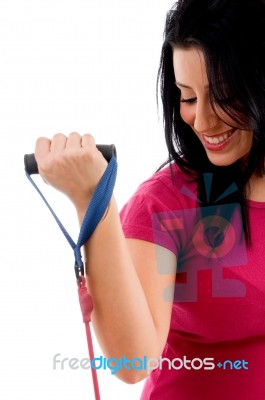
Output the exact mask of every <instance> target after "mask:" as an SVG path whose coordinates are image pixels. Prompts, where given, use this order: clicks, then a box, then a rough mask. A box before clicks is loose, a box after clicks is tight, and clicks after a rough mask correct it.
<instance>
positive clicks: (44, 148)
mask: <svg viewBox="0 0 265 400" xmlns="http://www.w3.org/2000/svg"><path fill="white" fill-rule="evenodd" d="M50 147H51V141H50V139H47V138H45V137H40V138H38V139H37V141H36V146H35V158H36V160H38V159H40V158H43V157H45V156H46V155H47V154H48V153H49V152H50Z"/></svg>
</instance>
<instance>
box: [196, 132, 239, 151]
mask: <svg viewBox="0 0 265 400" xmlns="http://www.w3.org/2000/svg"><path fill="white" fill-rule="evenodd" d="M235 133H236V129H231V130H230V131H228V132H225V133H221V134H218V135H212V136H208V135H202V138H203V143H204V145H205V147H206V148H207V149H209V150H213V151H218V150H223V149H224V148H225V147H226V146H227V145H228V144H229V143H230V142H231V141H232V140H233V138H234V135H235Z"/></svg>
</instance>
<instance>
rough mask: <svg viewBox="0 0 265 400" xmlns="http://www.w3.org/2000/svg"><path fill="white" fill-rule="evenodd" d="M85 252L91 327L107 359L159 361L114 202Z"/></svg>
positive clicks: (153, 329) (150, 320) (151, 324)
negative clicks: (150, 359) (91, 302)
mask: <svg viewBox="0 0 265 400" xmlns="http://www.w3.org/2000/svg"><path fill="white" fill-rule="evenodd" d="M84 250H85V258H86V271H87V281H88V286H89V290H90V293H91V296H92V299H93V312H92V323H93V327H94V329H95V332H96V335H97V338H98V340H99V343H100V345H101V348H102V350H103V352H104V353H105V355H106V356H107V357H115V358H120V357H122V356H126V357H127V358H128V359H132V358H134V357H143V356H144V355H145V356H147V357H148V358H152V357H158V351H159V350H158V347H159V346H158V340H157V335H158V333H157V330H156V326H155V323H154V320H153V318H152V315H151V312H150V309H149V306H148V303H147V299H146V296H145V293H144V291H143V288H142V286H141V283H140V280H139V278H138V275H137V272H136V270H135V268H134V265H133V262H132V259H131V256H130V253H129V251H128V248H127V244H126V239H125V238H124V235H123V232H122V228H121V224H120V220H119V215H118V211H117V207H116V204H115V201H114V200H112V204H111V207H110V208H109V211H108V213H107V215H106V216H105V218H104V219H103V221H102V222H101V223H100V224H99V226H98V227H97V229H96V230H95V232H94V233H93V235H92V237H91V238H90V239H89V241H88V242H87V244H86V245H85V249H84Z"/></svg>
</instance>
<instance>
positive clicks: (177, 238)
mask: <svg viewBox="0 0 265 400" xmlns="http://www.w3.org/2000/svg"><path fill="white" fill-rule="evenodd" d="M178 175H180V174H178ZM183 185H184V183H183ZM183 185H182V182H181V177H180V176H177V182H176V180H174V179H173V177H172V176H171V172H170V169H169V168H168V169H166V170H164V171H162V172H160V173H157V174H154V175H153V177H151V178H150V179H149V180H147V181H145V182H144V183H142V184H141V185H140V186H139V187H138V189H137V190H136V192H135V194H134V195H133V196H132V197H131V198H130V199H129V201H128V202H127V203H126V204H125V205H124V207H123V208H122V209H121V212H120V219H121V223H122V228H123V232H124V235H125V237H127V238H135V239H141V240H145V241H148V242H152V243H156V244H159V245H161V246H163V247H165V248H167V249H169V250H170V251H172V252H173V253H174V254H176V255H177V254H178V253H179V251H180V247H181V246H182V245H183V243H182V242H183V241H184V240H185V229H184V227H183V221H182V218H181V217H180V212H181V210H183V207H184V208H185V204H184V203H183V194H182V193H181V190H180V189H181V187H182V186H183Z"/></svg>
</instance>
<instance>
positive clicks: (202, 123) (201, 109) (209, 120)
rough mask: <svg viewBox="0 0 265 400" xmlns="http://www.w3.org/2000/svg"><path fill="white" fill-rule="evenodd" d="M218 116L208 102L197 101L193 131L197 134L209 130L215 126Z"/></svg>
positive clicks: (207, 100)
mask: <svg viewBox="0 0 265 400" xmlns="http://www.w3.org/2000/svg"><path fill="white" fill-rule="evenodd" d="M218 121H219V118H218V116H217V115H216V113H215V112H214V110H213V107H212V105H211V103H210V100H209V99H208V98H207V99H197V105H196V111H195V116H194V124H193V126H194V129H195V130H196V131H197V132H200V133H203V132H207V131H209V130H211V129H212V128H213V127H214V126H216V125H217V123H218Z"/></svg>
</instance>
